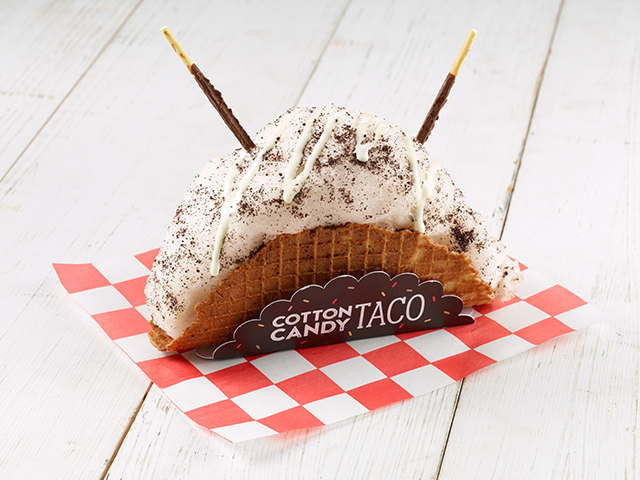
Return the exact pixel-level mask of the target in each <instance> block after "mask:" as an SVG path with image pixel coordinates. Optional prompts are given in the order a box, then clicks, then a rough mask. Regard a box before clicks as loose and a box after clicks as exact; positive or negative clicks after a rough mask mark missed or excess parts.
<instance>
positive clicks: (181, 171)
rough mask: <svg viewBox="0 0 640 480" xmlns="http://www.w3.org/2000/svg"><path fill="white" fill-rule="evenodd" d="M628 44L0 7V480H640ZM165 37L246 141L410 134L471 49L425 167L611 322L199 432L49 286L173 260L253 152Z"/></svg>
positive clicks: (475, 7) (635, 142) (557, 15)
mask: <svg viewBox="0 0 640 480" xmlns="http://www.w3.org/2000/svg"><path fill="white" fill-rule="evenodd" d="M639 21H640V6H638V4H637V2H635V1H634V0H614V1H611V2H609V1H605V0H587V1H579V0H544V1H542V2H516V1H501V0H484V1H482V2H472V1H468V0H456V1H450V2H444V3H435V2H417V1H412V0H397V1H392V0H384V1H382V0H381V1H375V2H371V1H364V0H341V1H336V2H306V1H303V2H301V1H297V0H269V1H251V0H246V1H238V2H226V1H222V0H216V1H214V2H212V1H209V0H193V1H188V2H182V1H177V0H157V1H151V0H140V1H127V0H120V1H118V2H85V1H81V0H76V1H72V0H65V1H46V0H26V1H22V2H17V1H15V0H7V1H6V2H3V3H2V5H0V27H2V28H3V32H4V33H7V32H8V33H9V34H10V35H9V36H8V38H10V39H11V41H10V43H9V45H10V48H5V49H0V61H1V63H2V65H3V66H2V68H1V69H0V231H1V233H2V235H0V252H2V253H1V254H0V304H1V305H2V312H1V313H0V325H1V327H2V328H1V329H0V388H1V389H2V395H0V408H1V409H2V411H3V412H7V414H5V415H3V416H2V418H0V430H2V431H3V432H10V434H7V435H4V437H3V440H2V442H1V443H0V446H1V447H2V448H0V478H38V477H42V478H96V479H98V478H109V479H112V480H113V479H117V478H136V479H146V478H149V479H150V478H228V479H236V478H238V479H253V478H256V479H257V478H260V479H270V478H278V479H281V478H300V479H304V478H310V479H311V478H313V479H317V478H337V479H342V478H345V479H347V478H348V479H351V478H370V479H378V478H380V479H396V478H397V479H413V478H416V479H417V478H422V479H425V478H438V479H459V478H491V479H502V478H505V479H506V478H539V479H550V478H558V479H559V478H615V479H618V478H620V479H623V478H637V476H638V467H637V458H638V446H637V445H638V442H637V441H636V435H637V429H638V406H637V395H638V391H639V390H640V388H639V387H640V385H639V379H638V377H639V372H638V369H639V365H640V358H639V354H638V347H639V345H640V336H639V332H638V314H637V307H638V304H639V303H640V302H639V297H640V291H639V290H640V288H639V284H640V282H639V275H638V264H639V260H640V258H639V253H638V250H639V246H638V233H639V232H638V221H637V219H638V213H639V212H638V210H639V208H638V207H639V202H640V200H639V196H638V193H637V189H638V186H639V185H640V167H639V166H638V160H637V159H638V155H639V154H640V130H639V128H638V127H639V123H640V122H639V116H640V113H639V108H638V106H639V105H640V98H638V97H639V96H640V87H639V85H640V83H639V80H640V66H639V65H640V58H639V55H640V51H639V50H638V48H637V46H638V45H640V35H639V34H638V32H637V27H636V25H637V24H638V22H639ZM165 24H167V25H169V26H170V28H171V29H172V31H173V32H174V33H175V34H176V36H177V37H178V39H179V40H180V41H181V43H182V44H183V46H184V47H185V48H186V50H187V52H188V53H189V54H190V55H191V57H192V58H193V59H194V61H195V62H196V63H197V64H198V65H199V66H200V68H201V69H202V70H203V72H204V73H205V75H207V76H208V77H209V78H210V79H211V80H212V82H213V83H214V85H215V86H216V87H217V88H218V89H220V90H221V91H222V92H223V94H224V97H225V99H226V100H227V102H228V103H229V104H230V106H231V107H232V108H233V110H234V112H235V113H236V115H237V116H238V118H239V119H240V121H241V122H242V124H243V125H244V126H245V128H246V129H247V131H248V132H249V134H253V133H254V132H255V131H257V130H258V129H259V128H261V127H262V126H263V125H264V124H266V123H267V122H269V121H271V120H272V119H273V118H275V117H276V116H277V115H279V114H280V113H282V112H283V111H284V110H286V109H287V108H289V107H291V106H294V105H321V104H325V103H336V104H340V105H344V106H347V107H350V108H357V109H362V110H365V111H369V112H372V113H376V114H378V115H381V116H383V117H385V118H386V119H387V120H388V121H390V122H392V123H396V124H398V125H400V126H401V127H403V128H404V129H405V130H406V131H408V132H409V133H413V134H415V133H417V130H418V128H419V126H420V124H421V122H422V120H423V118H424V116H425V114H426V112H427V110H428V108H429V106H430V104H431V102H432V100H433V98H434V97H435V95H436V93H437V91H438V89H439V88H440V85H441V83H442V81H443V80H444V76H445V75H446V73H447V71H448V70H449V68H450V67H451V64H452V62H453V59H454V58H455V55H456V54H457V52H458V50H459V48H460V46H461V44H462V41H463V40H464V37H465V35H466V33H467V31H468V30H469V28H476V29H478V31H479V36H478V39H477V41H476V43H475V44H474V46H473V48H472V51H471V53H470V56H469V57H468V59H467V61H466V63H465V64H464V66H463V69H462V71H461V73H460V76H459V78H458V81H457V82H456V85H455V87H454V89H453V92H452V94H451V98H450V99H449V101H448V103H447V105H446V107H445V109H444V110H443V113H442V115H441V118H440V119H439V120H438V123H437V124H436V128H435V130H434V132H433V134H432V136H431V137H430V139H429V141H428V142H427V149H428V150H429V151H430V153H431V154H432V155H433V156H434V158H435V159H437V160H438V161H439V162H440V163H442V164H443V166H445V168H447V170H449V171H450V173H451V174H452V177H453V178H454V181H455V182H456V184H457V185H458V186H459V187H461V189H462V190H463V191H464V192H465V195H466V197H467V199H468V200H469V203H470V204H471V205H472V206H473V207H474V208H476V209H477V210H479V211H480V212H481V213H483V214H484V216H485V218H486V219H487V222H488V225H489V229H490V231H491V232H492V233H493V234H494V235H499V234H500V233H501V231H502V228H503V223H504V221H505V219H506V227H505V230H504V240H505V242H506V243H507V245H508V247H509V250H510V253H511V254H512V255H513V256H515V257H516V258H519V259H520V260H523V261H525V262H528V263H529V264H530V265H531V266H532V267H534V268H535V269H536V270H538V271H540V272H543V273H545V274H547V275H548V276H549V277H551V278H553V279H555V280H556V281H558V282H560V283H562V284H563V285H565V286H567V287H569V288H571V289H573V290H574V291H576V293H578V294H581V295H583V296H584V297H585V298H587V299H589V300H591V302H592V303H593V304H594V305H595V306H596V307H598V308H600V309H601V310H602V311H605V312H607V313H608V314H610V315H612V316H613V317H614V319H613V321H611V322H608V323H605V324H602V325H597V326H594V327H591V328H589V329H587V330H586V331H583V332H579V333H575V334H570V335H567V336H564V337H562V338H560V339H558V340H556V341H551V342H549V343H547V344H544V345H542V346H540V347H538V348H536V349H534V350H532V351H531V352H528V353H525V354H522V355H519V356H517V357H514V358H513V359H510V360H506V361H503V362H500V363H498V364H496V365H493V366H491V367H487V368H485V369H483V370H481V371H479V372H477V373H476V374H473V375H471V376H470V377H468V378H467V379H465V380H464V381H463V382H458V384H456V385H451V386H449V387H446V388H443V389H440V390H437V391H435V392H432V393H431V394H427V395H424V396H421V397H419V398H416V399H413V400H411V401H407V402H403V403H400V404H396V405H393V406H390V407H387V408H383V409H381V410H379V411H375V412H373V413H371V414H367V415H361V416H358V417H355V418H352V419H349V420H345V421H343V422H341V423H338V424H335V425H331V426H328V427H325V428H320V429H313V430H310V431H300V432H291V433H289V434H284V435H278V436H275V437H269V438H263V439H259V440H255V441H248V442H241V443H238V444H229V443H227V442H226V441H225V440H223V439H221V438H219V437H217V436H215V435H213V434H211V433H210V432H207V431H204V430H202V429H201V428H199V427H197V426H195V425H194V424H193V423H191V422H190V420H189V419H188V418H186V417H185V416H184V415H182V414H181V413H180V412H178V411H177V409H176V408H175V407H174V406H173V405H172V404H171V403H170V402H169V401H168V400H166V398H165V397H164V396H163V395H162V393H161V391H160V389H158V388H157V387H155V386H150V383H149V381H148V379H147V378H146V377H145V376H144V375H143V374H142V373H141V372H140V371H139V370H138V369H137V368H136V367H135V366H134V365H133V364H132V363H131V362H130V360H129V359H128V358H127V357H126V356H125V355H124V354H123V353H122V352H121V351H120V350H119V349H118V348H117V347H115V346H114V345H113V343H112V342H110V341H109V340H108V338H107V337H106V336H105V335H104V333H103V332H102V331H101V329H100V328H99V327H98V326H97V325H96V324H95V322H94V321H93V320H92V319H91V318H90V317H89V316H88V315H87V314H86V313H85V312H84V311H83V310H82V309H81V308H80V307H79V306H78V305H76V304H75V303H74V301H73V300H72V299H71V298H70V297H69V296H68V295H66V293H65V292H64V291H63V289H62V287H61V286H60V285H59V284H58V282H57V280H56V278H55V275H54V273H53V270H52V267H51V263H52V262H89V261H92V262H93V261H100V260H106V259H111V258H118V257H120V256H127V255H130V254H132V253H137V252H141V251H144V250H147V249H151V248H155V247H157V246H159V244H160V242H161V240H162V237H163V235H164V231H165V228H166V226H167V224H168V222H169V221H170V219H171V217H172V215H173V212H174V210H175V208H176V206H177V204H178V203H179V201H180V199H181V197H182V195H183V193H184V191H185V189H186V187H187V186H188V184H189V183H190V182H191V179H192V178H193V176H194V175H195V174H196V173H197V172H198V170H199V169H200V168H201V167H202V165H204V163H205V162H206V161H207V160H208V159H209V158H211V157H216V156H222V155H225V154H227V153H228V152H229V151H231V150H232V149H234V148H237V147H238V144H237V141H236V140H235V138H234V137H233V136H232V135H231V134H230V133H229V132H228V130H227V129H226V127H225V126H224V124H223V123H222V121H221V120H220V119H219V118H218V116H217V114H216V112H215V111H214V110H213V108H212V107H211V106H210V105H209V104H208V103H207V101H206V99H205V97H204V95H203V94H202V92H201V91H200V90H199V89H198V87H197V85H196V84H195V82H194V81H193V79H192V78H191V76H190V75H189V74H188V72H187V71H186V69H185V68H184V66H183V65H182V63H181V62H180V61H179V60H178V58H177V57H176V56H175V54H174V53H173V52H172V50H171V48H170V47H169V45H168V44H167V43H166V41H165V40H164V39H163V38H162V35H161V34H160V33H159V29H160V27H162V26H163V25H165ZM552 42H553V44H552ZM5 45H6V44H5ZM551 47H552V49H551V50H550V48H551ZM24 59H29V60H31V61H30V62H27V63H24V62H22V60H24ZM34 65H37V68H36V66H34ZM542 72H544V76H542ZM534 107H535V111H534ZM532 115H533V118H532ZM520 160H522V161H520ZM512 193H513V197H512V196H511V195H512ZM149 388H150V390H149Z"/></svg>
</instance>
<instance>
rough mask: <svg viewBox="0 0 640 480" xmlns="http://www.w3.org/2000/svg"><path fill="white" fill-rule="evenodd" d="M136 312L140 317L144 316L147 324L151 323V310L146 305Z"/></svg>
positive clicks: (137, 308)
mask: <svg viewBox="0 0 640 480" xmlns="http://www.w3.org/2000/svg"><path fill="white" fill-rule="evenodd" d="M136 310H137V311H138V313H139V314H140V315H142V316H143V317H144V318H145V319H146V320H147V322H150V321H151V313H150V312H149V309H148V308H147V305H146V304H145V305H140V306H139V307H136Z"/></svg>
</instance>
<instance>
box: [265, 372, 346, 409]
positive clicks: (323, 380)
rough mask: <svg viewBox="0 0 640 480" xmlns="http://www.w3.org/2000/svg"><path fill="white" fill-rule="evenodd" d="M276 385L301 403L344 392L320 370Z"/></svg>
mask: <svg viewBox="0 0 640 480" xmlns="http://www.w3.org/2000/svg"><path fill="white" fill-rule="evenodd" d="M276 385H277V386H278V388H279V389H280V390H282V391H283V392H284V393H286V394H287V395H289V396H290V397H291V398H293V399H294V400H295V401H296V402H298V403H299V404H301V405H304V404H305V403H311V402H315V401H316V400H321V399H323V398H329V397H333V396H334V395H339V394H341V393H344V390H343V389H342V388H340V387H339V386H338V385H337V384H336V383H335V382H334V381H333V380H331V379H330V378H329V377H327V376H326V375H325V374H324V373H322V372H321V371H320V370H311V371H310V372H306V373H303V374H301V375H296V376H295V377H292V378H288V379H286V380H283V381H282V382H280V383H277V384H276Z"/></svg>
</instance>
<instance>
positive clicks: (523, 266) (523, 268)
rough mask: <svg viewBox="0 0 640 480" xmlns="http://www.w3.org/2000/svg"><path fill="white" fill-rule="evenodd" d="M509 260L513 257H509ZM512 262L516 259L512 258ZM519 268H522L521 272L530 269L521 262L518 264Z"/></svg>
mask: <svg viewBox="0 0 640 480" xmlns="http://www.w3.org/2000/svg"><path fill="white" fill-rule="evenodd" d="M509 258H511V257H509ZM511 260H514V259H513V258H511ZM518 267H520V271H521V272H524V271H525V270H528V269H529V267H527V266H526V265H525V264H524V263H520V262H518Z"/></svg>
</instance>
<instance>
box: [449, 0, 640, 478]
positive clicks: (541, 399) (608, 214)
mask: <svg viewBox="0 0 640 480" xmlns="http://www.w3.org/2000/svg"><path fill="white" fill-rule="evenodd" d="M639 20H640V4H638V3H637V2H633V1H625V0H618V1H614V2H607V4H606V8H604V5H603V2H598V1H594V0H591V1H588V2H585V1H578V0H567V1H566V3H565V6H564V9H563V11H562V15H561V18H560V22H559V25H558V32H557V34H556V37H555V41H554V44H553V50H552V54H551V56H550V59H549V65H548V68H547V71H546V72H545V76H544V80H543V83H542V88H541V91H540V96H539V99H538V104H537V107H536V111H535V116H534V118H533V123H532V127H531V132H530V134H529V137H528V139H527V145H526V150H525V155H524V156H523V159H522V167H521V171H520V174H519V177H518V181H517V184H516V187H515V193H514V197H513V203H512V205H511V209H510V211H509V216H508V219H507V226H506V231H505V235H504V239H505V241H506V242H507V243H508V244H509V245H510V246H511V247H514V248H513V249H512V252H513V255H516V256H519V258H522V259H523V260H524V259H525V257H526V258H527V259H531V261H532V262H533V263H535V265H536V268H537V269H538V270H539V271H540V272H544V273H545V274H547V275H548V276H549V277H550V278H553V279H555V280H556V281H558V282H560V283H561V284H562V285H564V286H566V287H568V288H570V289H572V290H573V291H574V292H576V293H578V294H580V295H582V296H583V298H586V299H589V300H590V302H591V303H592V304H593V305H594V306H596V307H597V308H599V309H600V310H601V311H602V312H606V313H607V314H609V315H611V316H612V320H611V321H610V322H606V323H603V324H598V325H595V326H593V327H590V328H588V329H586V330H585V331H581V332H578V333H573V334H569V335H567V336H564V337H561V338H559V339H557V340H555V341H550V342H548V343H547V344H544V345H542V346H540V347H538V348H536V349H533V350H531V351H529V352H526V353H525V354H522V355H518V356H517V357H514V358H513V359H511V360H507V361H504V362H501V363H498V364H496V365H494V366H492V367H490V368H487V369H485V370H482V371H480V372H477V373H476V374H474V375H471V376H470V377H468V378H467V379H466V381H465V384H464V388H463V391H462V395H461V398H460V403H459V406H458V410H457V412H456V416H455V421H454V424H453V429H452V432H451V436H450V439H449V442H448V445H447V451H446V454H445V457H444V462H443V467H442V472H441V475H440V478H441V479H457V478H476V479H492V480H495V479H511V478H580V479H602V478H616V479H618V478H619V479H622V478H625V479H626V478H638V475H640V473H639V469H638V463H637V459H638V445H637V431H638V391H639V390H640V382H639V371H638V368H639V365H640V354H639V350H638V344H639V328H638V324H639V322H638V320H639V318H638V303H639V302H638V298H639V293H640V276H639V269H638V267H639V265H640V255H639V251H638V233H639V232H638V221H639V218H640V215H639V213H640V196H639V195H638V185H640V166H639V162H638V158H639V153H640V151H639V146H640V128H638V127H639V125H640V123H639V120H640V109H639V106H640V89H639V85H640V51H639V50H638V45H640V34H639V33H638V30H637V27H636V25H637V22H638V21H639Z"/></svg>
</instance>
